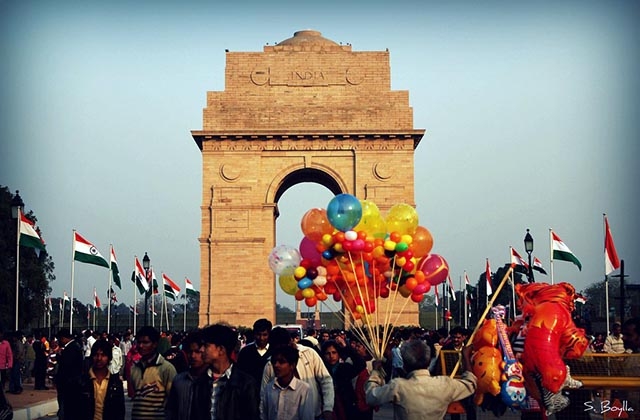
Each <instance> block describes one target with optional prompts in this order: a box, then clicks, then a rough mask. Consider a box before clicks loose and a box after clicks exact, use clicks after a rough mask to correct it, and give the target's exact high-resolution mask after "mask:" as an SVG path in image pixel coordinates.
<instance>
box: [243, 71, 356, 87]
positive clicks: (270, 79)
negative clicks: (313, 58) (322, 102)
mask: <svg viewBox="0 0 640 420" xmlns="http://www.w3.org/2000/svg"><path fill="white" fill-rule="evenodd" d="M250 77H251V81H252V82H253V83H254V84H256V85H258V86H264V85H267V84H268V85H270V86H330V85H345V84H347V83H348V84H351V85H358V84H360V83H362V81H363V79H364V74H363V73H362V72H361V71H359V70H350V69H348V68H347V69H335V70H327V69H324V70H315V69H305V68H301V69H274V68H271V67H256V68H254V69H253V71H252V72H251V75H250Z"/></svg>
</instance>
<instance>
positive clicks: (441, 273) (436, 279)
mask: <svg viewBox="0 0 640 420" xmlns="http://www.w3.org/2000/svg"><path fill="white" fill-rule="evenodd" d="M416 269H418V270H420V271H422V272H423V273H424V276H425V280H427V281H428V282H429V283H430V284H431V285H432V286H437V285H438V284H440V283H442V282H444V281H445V280H446V279H447V276H448V275H449V264H447V261H446V260H445V259H444V258H443V257H442V256H440V255H438V254H429V255H427V256H426V257H424V258H422V259H421V260H420V262H419V263H418V267H416Z"/></svg>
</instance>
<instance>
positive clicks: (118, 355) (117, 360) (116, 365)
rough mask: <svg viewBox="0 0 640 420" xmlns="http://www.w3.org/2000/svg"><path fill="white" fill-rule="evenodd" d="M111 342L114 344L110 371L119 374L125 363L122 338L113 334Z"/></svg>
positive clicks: (110, 338)
mask: <svg viewBox="0 0 640 420" xmlns="http://www.w3.org/2000/svg"><path fill="white" fill-rule="evenodd" d="M109 342H110V343H111V345H112V346H113V348H112V349H111V354H112V357H111V361H110V362H109V373H111V374H112V375H119V374H120V370H121V369H122V365H123V357H122V350H120V340H119V339H118V337H117V336H115V335H113V334H111V336H110V337H109Z"/></svg>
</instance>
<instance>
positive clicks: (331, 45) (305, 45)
mask: <svg viewBox="0 0 640 420" xmlns="http://www.w3.org/2000/svg"><path fill="white" fill-rule="evenodd" d="M265 51H307V52H309V51H351V45H339V44H338V43H336V42H335V41H332V40H330V39H327V38H325V37H323V36H322V33H320V31H315V30H313V29H304V30H302V31H297V32H295V33H294V34H293V36H292V37H291V38H287V39H285V40H284V41H281V42H278V43H277V44H276V45H275V46H273V47H269V46H265Z"/></svg>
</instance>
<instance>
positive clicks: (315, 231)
mask: <svg viewBox="0 0 640 420" xmlns="http://www.w3.org/2000/svg"><path fill="white" fill-rule="evenodd" d="M300 227H301V228H302V233H303V234H304V236H306V237H307V238H309V239H310V240H312V241H313V242H319V241H321V240H322V236H323V235H324V234H331V233H333V226H332V225H331V223H330V222H329V219H328V218H327V211H326V210H325V209H311V210H309V211H307V212H306V213H305V214H304V216H302V221H301V222H300Z"/></svg>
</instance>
